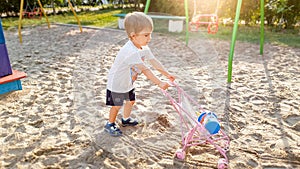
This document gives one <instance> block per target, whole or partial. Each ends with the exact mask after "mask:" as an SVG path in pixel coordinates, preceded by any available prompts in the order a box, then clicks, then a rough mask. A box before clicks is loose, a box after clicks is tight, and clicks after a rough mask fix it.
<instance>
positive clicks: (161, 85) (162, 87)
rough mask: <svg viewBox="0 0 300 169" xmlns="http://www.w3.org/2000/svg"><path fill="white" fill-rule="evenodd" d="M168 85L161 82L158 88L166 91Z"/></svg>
mask: <svg viewBox="0 0 300 169" xmlns="http://www.w3.org/2000/svg"><path fill="white" fill-rule="evenodd" d="M169 86H170V85H169V84H168V83H167V82H161V83H160V84H159V85H158V87H160V88H161V89H163V90H166V89H167V88H168V87H169Z"/></svg>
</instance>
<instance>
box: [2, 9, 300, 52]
mask: <svg viewBox="0 0 300 169" xmlns="http://www.w3.org/2000/svg"><path fill="white" fill-rule="evenodd" d="M130 11H133V9H132V8H126V9H115V8H110V9H102V10H97V11H83V12H78V13H77V16H78V17H79V19H80V21H81V24H82V25H85V26H95V27H110V28H117V20H118V18H117V17H114V16H113V15H114V14H117V13H128V12H130ZM48 19H49V21H50V22H56V23H64V24H77V21H76V19H75V17H74V15H73V13H72V12H64V13H62V14H59V15H49V16H48ZM18 22H19V18H18V17H10V18H2V24H3V28H4V29H10V28H17V27H18ZM46 23H47V22H46V19H45V17H43V18H42V19H41V20H39V19H26V18H25V19H23V20H22V26H37V25H41V24H46ZM154 26H155V30H154V31H156V32H161V33H167V34H170V35H172V36H178V37H179V38H180V39H182V40H184V38H185V33H184V32H182V33H169V32H168V30H167V29H168V22H167V21H166V20H164V21H159V20H154ZM232 29H233V26H223V25H220V26H219V30H218V32H217V33H216V34H207V33H206V31H205V32H204V34H205V36H206V37H208V38H212V39H220V40H229V41H230V40H231V38H232ZM299 35H300V33H299V28H298V29H296V30H284V31H274V30H273V29H271V28H268V27H266V28H265V42H266V43H271V44H277V45H284V46H290V47H296V48H300V36H299ZM190 36H193V37H199V38H201V37H203V33H192V32H191V33H190ZM237 41H243V42H250V43H259V41H260V28H259V26H257V27H255V26H252V27H250V26H243V25H241V26H239V28H238V33H237Z"/></svg>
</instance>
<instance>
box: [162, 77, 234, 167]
mask: <svg viewBox="0 0 300 169" xmlns="http://www.w3.org/2000/svg"><path fill="white" fill-rule="evenodd" d="M170 85H171V86H173V87H175V88H176V89H177V92H176V91H175V92H176V93H177V94H178V98H177V99H178V100H177V99H176V98H173V97H172V96H171V94H170V92H171V91H170V92H167V90H162V92H163V93H164V95H165V96H167V97H168V98H169V99H170V102H171V104H172V105H173V107H174V108H175V109H176V111H177V112H178V114H179V116H180V121H181V136H182V148H181V149H178V150H177V151H176V153H175V155H176V157H177V158H179V159H184V158H185V153H186V149H187V148H188V147H191V146H197V145H201V144H211V145H213V146H214V147H215V148H216V149H217V150H218V151H219V152H220V154H221V155H222V156H223V157H224V158H220V159H219V161H218V168H219V169H224V168H227V167H228V158H227V155H226V152H227V151H228V150H229V142H230V140H229V137H228V136H227V135H226V134H225V133H224V131H223V130H222V129H221V127H220V123H219V121H218V119H217V116H216V115H215V113H213V112H209V111H207V110H204V109H203V108H202V106H201V105H199V104H197V102H196V101H195V100H193V99H192V98H191V97H190V96H189V95H188V94H187V93H185V92H184V91H183V89H182V88H180V87H179V86H178V85H177V84H176V83H175V82H170ZM172 91H173V90H172Z"/></svg>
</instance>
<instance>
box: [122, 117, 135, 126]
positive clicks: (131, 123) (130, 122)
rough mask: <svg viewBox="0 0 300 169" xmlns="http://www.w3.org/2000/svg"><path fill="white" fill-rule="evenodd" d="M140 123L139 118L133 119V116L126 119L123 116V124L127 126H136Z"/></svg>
mask: <svg viewBox="0 0 300 169" xmlns="http://www.w3.org/2000/svg"><path fill="white" fill-rule="evenodd" d="M138 124H139V122H138V121H137V120H134V119H132V118H128V119H127V120H124V119H123V118H122V126H123V127H126V126H136V125H138Z"/></svg>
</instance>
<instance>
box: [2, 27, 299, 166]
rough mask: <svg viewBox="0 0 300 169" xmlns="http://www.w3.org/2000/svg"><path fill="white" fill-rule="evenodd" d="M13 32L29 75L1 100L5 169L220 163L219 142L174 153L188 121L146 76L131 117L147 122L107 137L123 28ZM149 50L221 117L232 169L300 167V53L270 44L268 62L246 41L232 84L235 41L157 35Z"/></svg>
mask: <svg viewBox="0 0 300 169" xmlns="http://www.w3.org/2000/svg"><path fill="white" fill-rule="evenodd" d="M4 33H5V37H6V44H7V48H8V52H9V57H10V60H11V65H12V67H13V69H17V70H20V71H24V72H26V73H27V74H28V77H27V78H25V79H22V84H23V90H21V91H15V92H11V93H8V94H4V95H1V96H0V113H1V114H0V121H1V123H0V131H1V132H0V133H1V137H0V144H1V149H0V161H1V163H0V168H22V169H23V168H33V169H39V168H84V169H86V168H91V169H98V168H105V169H106V168H109V169H110V168H111V169H113V168H115V169H122V168H123V169H125V168H126V169H127V168H153V169H160V168H168V169H172V168H174V169H177V168H182V169H184V168H207V169H208V168H216V167H217V161H218V158H220V155H219V154H218V153H217V152H216V150H215V148H213V147H212V146H210V145H203V146H195V147H191V148H189V149H188V150H187V152H186V158H185V159H184V160H178V159H176V158H175V157H174V154H175V152H176V150H177V149H178V148H180V147H181V144H180V140H181V129H180V123H181V122H180V118H179V115H178V113H177V112H176V111H175V109H174V108H173V107H172V105H171V104H170V102H169V100H168V99H167V98H166V97H165V96H164V95H163V94H162V92H161V91H160V90H159V89H158V88H157V87H156V86H153V85H152V84H151V82H149V81H148V80H146V78H145V77H143V76H142V75H141V76H140V77H139V78H138V80H137V82H136V90H137V102H136V105H135V106H134V110H133V113H132V116H133V117H135V118H138V119H139V120H140V121H141V122H142V123H141V125H139V126H137V127H126V128H124V127H121V130H122V131H123V133H124V135H123V136H122V137H111V136H109V135H108V134H107V133H105V132H104V131H103V127H104V123H105V121H106V120H107V119H108V110H109V108H108V107H107V106H105V91H106V89H105V87H106V81H107V79H106V74H107V72H108V70H109V68H110V66H111V64H112V62H113V60H114V57H115V55H116V53H117V52H118V50H119V49H120V47H121V46H122V45H123V44H124V43H125V42H126V41H127V38H126V34H125V33H124V31H122V30H114V29H91V28H84V29H83V32H82V33H80V31H79V29H78V28H77V27H70V26H62V25H51V29H48V28H47V27H46V26H39V27H33V28H24V29H23V30H22V34H23V44H20V43H19V39H18V34H17V31H16V30H10V31H5V32H4ZM149 46H150V47H151V48H152V50H153V53H154V54H155V55H156V57H157V58H158V59H159V60H160V61H161V62H162V63H163V64H164V66H165V67H166V68H167V69H168V70H169V71H170V72H171V73H173V74H174V75H176V77H177V80H176V82H177V83H178V84H179V85H180V86H181V87H182V88H183V89H184V90H185V91H186V92H187V93H188V94H189V95H191V96H192V97H193V98H194V99H195V100H196V101H197V102H199V104H201V105H203V106H204V108H206V109H209V110H211V111H214V112H215V113H216V114H217V115H218V118H219V120H220V122H221V125H222V130H223V131H224V132H225V133H226V134H227V135H228V136H229V137H230V140H231V142H230V150H229V151H228V152H227V155H228V158H229V168H233V169H237V168H257V169H261V168H263V169H295V168H300V148H299V146H300V142H299V140H300V134H299V131H300V122H299V120H300V113H299V110H300V100H299V98H300V81H299V79H300V75H299V72H300V71H299V69H300V49H296V48H290V47H284V46H279V45H270V44H266V45H265V51H264V55H263V56H261V55H259V45H257V44H249V43H242V42H237V43H236V48H235V49H236V50H235V55H234V61H233V77H232V83H230V84H228V83H227V82H226V81H227V58H228V53H229V48H230V42H227V41H217V40H213V41H212V40H208V39H207V38H205V35H204V36H203V38H197V39H195V38H193V37H192V38H191V39H190V42H189V46H185V45H184V42H183V41H182V40H180V39H179V38H176V37H175V36H167V35H162V34H157V33H154V35H153V38H152V42H151V44H150V45H149ZM155 73H156V74H157V75H158V76H159V74H158V73H157V72H155ZM160 77H161V76H160ZM161 78H162V79H164V80H166V79H165V78H164V77H161ZM168 90H170V92H171V90H172V89H168ZM121 117H122V116H121V113H120V114H119V115H118V121H119V119H120V118H121Z"/></svg>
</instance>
